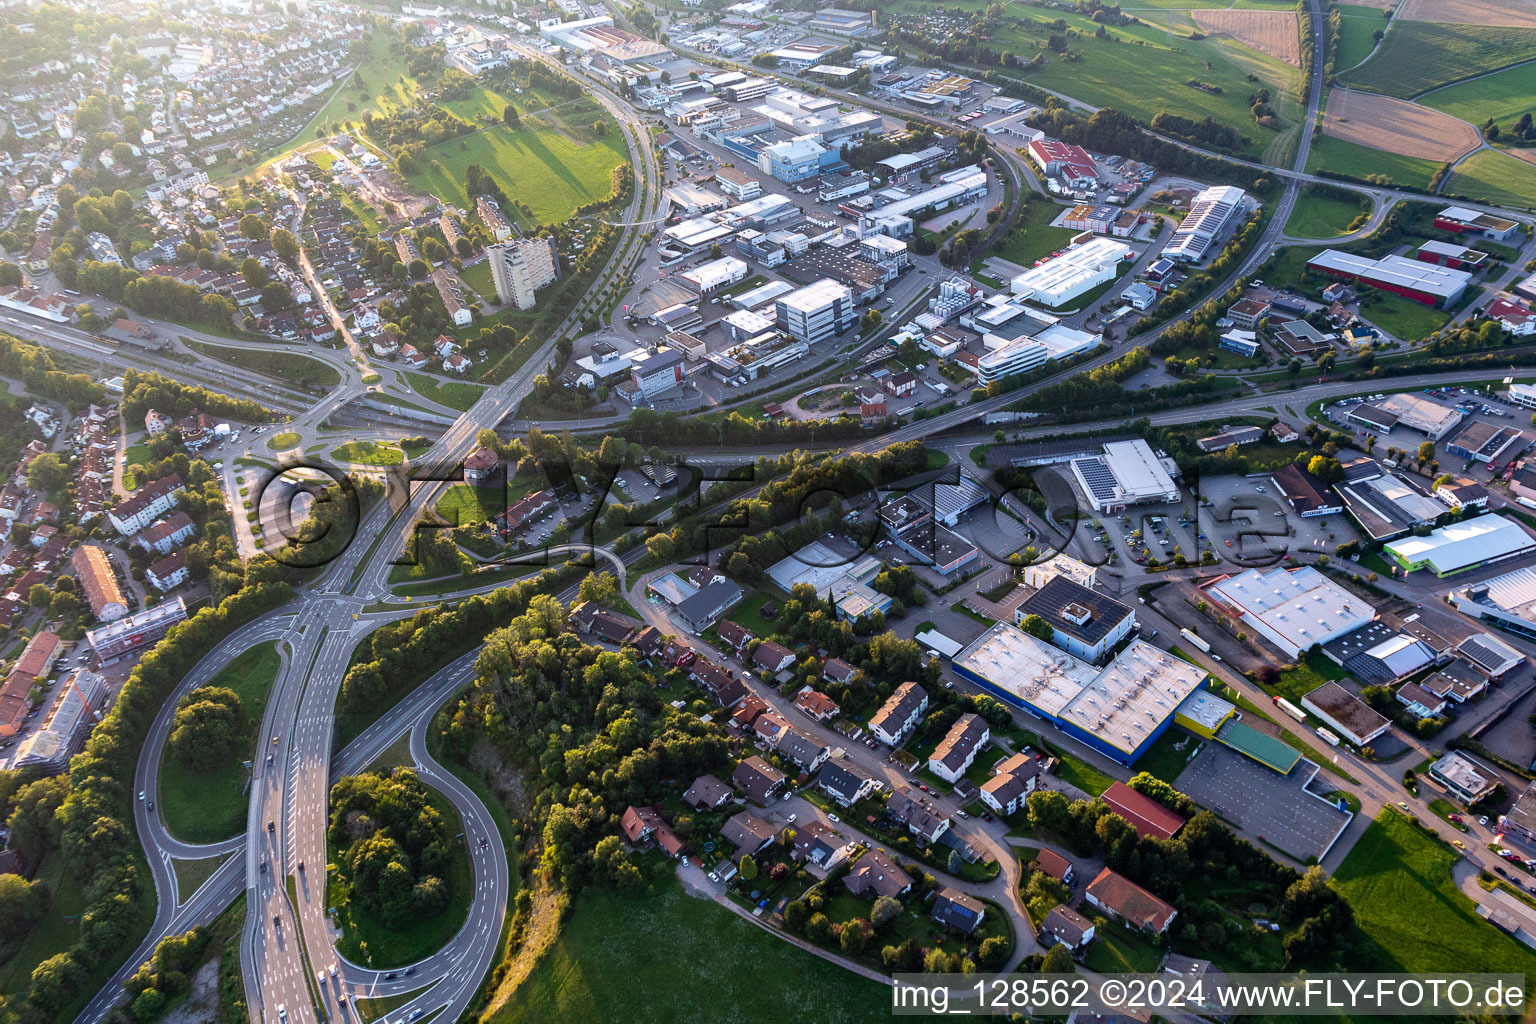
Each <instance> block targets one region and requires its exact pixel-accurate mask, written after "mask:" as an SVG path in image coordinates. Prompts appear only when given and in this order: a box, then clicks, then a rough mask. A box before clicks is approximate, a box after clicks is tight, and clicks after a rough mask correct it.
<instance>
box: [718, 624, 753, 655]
mask: <svg viewBox="0 0 1536 1024" xmlns="http://www.w3.org/2000/svg"><path fill="white" fill-rule="evenodd" d="M716 629H717V631H718V632H719V634H720V645H721V646H722V647H729V648H730V649H731V652H732V653H733V654H736V655H738V656H739V655H740V654H741V649H742V648H743V647H745V646H746V645H747V643H748V641H751V640H755V639H756V637H754V636H753V635H752V631H751V630H749V629H748V628H747V627H746V626H743V625H742V624H741V623H739V622H736V621H733V620H731V619H722V620H720V623H719V625H718V626H717V627H716Z"/></svg>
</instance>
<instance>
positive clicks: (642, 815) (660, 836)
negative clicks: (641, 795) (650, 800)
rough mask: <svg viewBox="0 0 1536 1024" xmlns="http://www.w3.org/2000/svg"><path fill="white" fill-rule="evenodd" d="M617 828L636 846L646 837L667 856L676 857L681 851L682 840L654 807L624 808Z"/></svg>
mask: <svg viewBox="0 0 1536 1024" xmlns="http://www.w3.org/2000/svg"><path fill="white" fill-rule="evenodd" d="M619 828H621V829H622V830H623V831H624V838H625V839H628V840H629V841H630V842H631V843H633V844H634V845H636V846H639V845H641V844H643V843H644V842H645V841H646V840H647V839H653V840H655V842H656V845H657V846H659V847H661V849H662V851H663V852H664V853H666V854H667V856H669V857H676V856H677V855H678V854H680V853H682V852H683V847H684V844H683V841H682V840H681V839H679V838H677V836H676V835H675V834H674V833H673V831H672V829H671V828H669V827H668V826H667V823H666V822H665V821H663V820H662V818H661V813H660V812H659V811H657V810H656V808H654V807H633V806H631V807H629V808H626V809H625V811H624V816H623V817H622V818H620V819H619Z"/></svg>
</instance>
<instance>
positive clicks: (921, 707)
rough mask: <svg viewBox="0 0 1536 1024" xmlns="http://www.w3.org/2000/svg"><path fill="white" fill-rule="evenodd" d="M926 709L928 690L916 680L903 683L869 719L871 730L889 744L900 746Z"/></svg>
mask: <svg viewBox="0 0 1536 1024" xmlns="http://www.w3.org/2000/svg"><path fill="white" fill-rule="evenodd" d="M926 710H928V691H927V690H924V689H923V688H922V687H921V686H919V685H917V684H916V683H914V682H905V683H902V684H901V685H900V686H898V687H896V690H895V692H894V693H892V694H891V695H890V697H889V698H887V700H886V702H885V703H884V704H882V705H881V706H880V710H879V711H876V712H875V714H874V717H872V718H871V719H870V720H869V731H870V733H872V734H873V735H874V737H875V739H877V740H879V741H880V742H881V743H884V744H886V745H887V746H892V747H895V746H900V745H901V742H902V741H903V740H905V739H906V737H907V733H909V732H911V730H912V727H913V726H915V725H916V724H917V723H918V722H919V721H921V720H922V717H923V712H924V711H926Z"/></svg>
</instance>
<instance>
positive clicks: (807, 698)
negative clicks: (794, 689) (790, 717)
mask: <svg viewBox="0 0 1536 1024" xmlns="http://www.w3.org/2000/svg"><path fill="white" fill-rule="evenodd" d="M795 707H797V708H799V709H800V710H801V711H803V712H805V713H806V714H807V715H809V716H810V717H811V718H814V719H815V720H816V721H818V722H825V721H826V720H827V719H829V718H833V717H835V716H836V715H837V714H838V713H839V712H841V711H842V708H840V707H838V706H837V701H835V700H833V699H832V698H831V697H828V696H827V695H826V694H824V693H822V692H821V691H820V690H813V689H811V688H810V687H809V686H807V687H806V688H805V689H803V690H801V691H800V692H799V693H798V694H796V695H795Z"/></svg>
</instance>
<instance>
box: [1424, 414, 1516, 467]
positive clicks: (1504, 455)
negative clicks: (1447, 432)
mask: <svg viewBox="0 0 1536 1024" xmlns="http://www.w3.org/2000/svg"><path fill="white" fill-rule="evenodd" d="M1530 446H1531V439H1530V437H1529V436H1528V435H1527V434H1525V433H1523V432H1522V431H1519V430H1516V429H1515V428H1514V427H1506V426H1505V425H1504V424H1502V423H1489V422H1488V421H1487V420H1473V421H1472V422H1471V423H1468V424H1467V425H1466V426H1465V427H1464V428H1462V430H1461V432H1460V433H1458V434H1457V435H1456V436H1455V437H1453V438H1451V439H1450V440H1449V441H1447V442H1446V443H1445V450H1446V451H1448V452H1450V453H1451V454H1452V455H1456V456H1459V457H1461V458H1463V459H1471V460H1472V461H1474V462H1483V463H1488V462H1503V461H1504V460H1505V459H1512V458H1514V457H1515V456H1517V455H1519V454H1520V453H1521V452H1523V451H1525V450H1526V449H1527V448H1529V447H1530Z"/></svg>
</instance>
